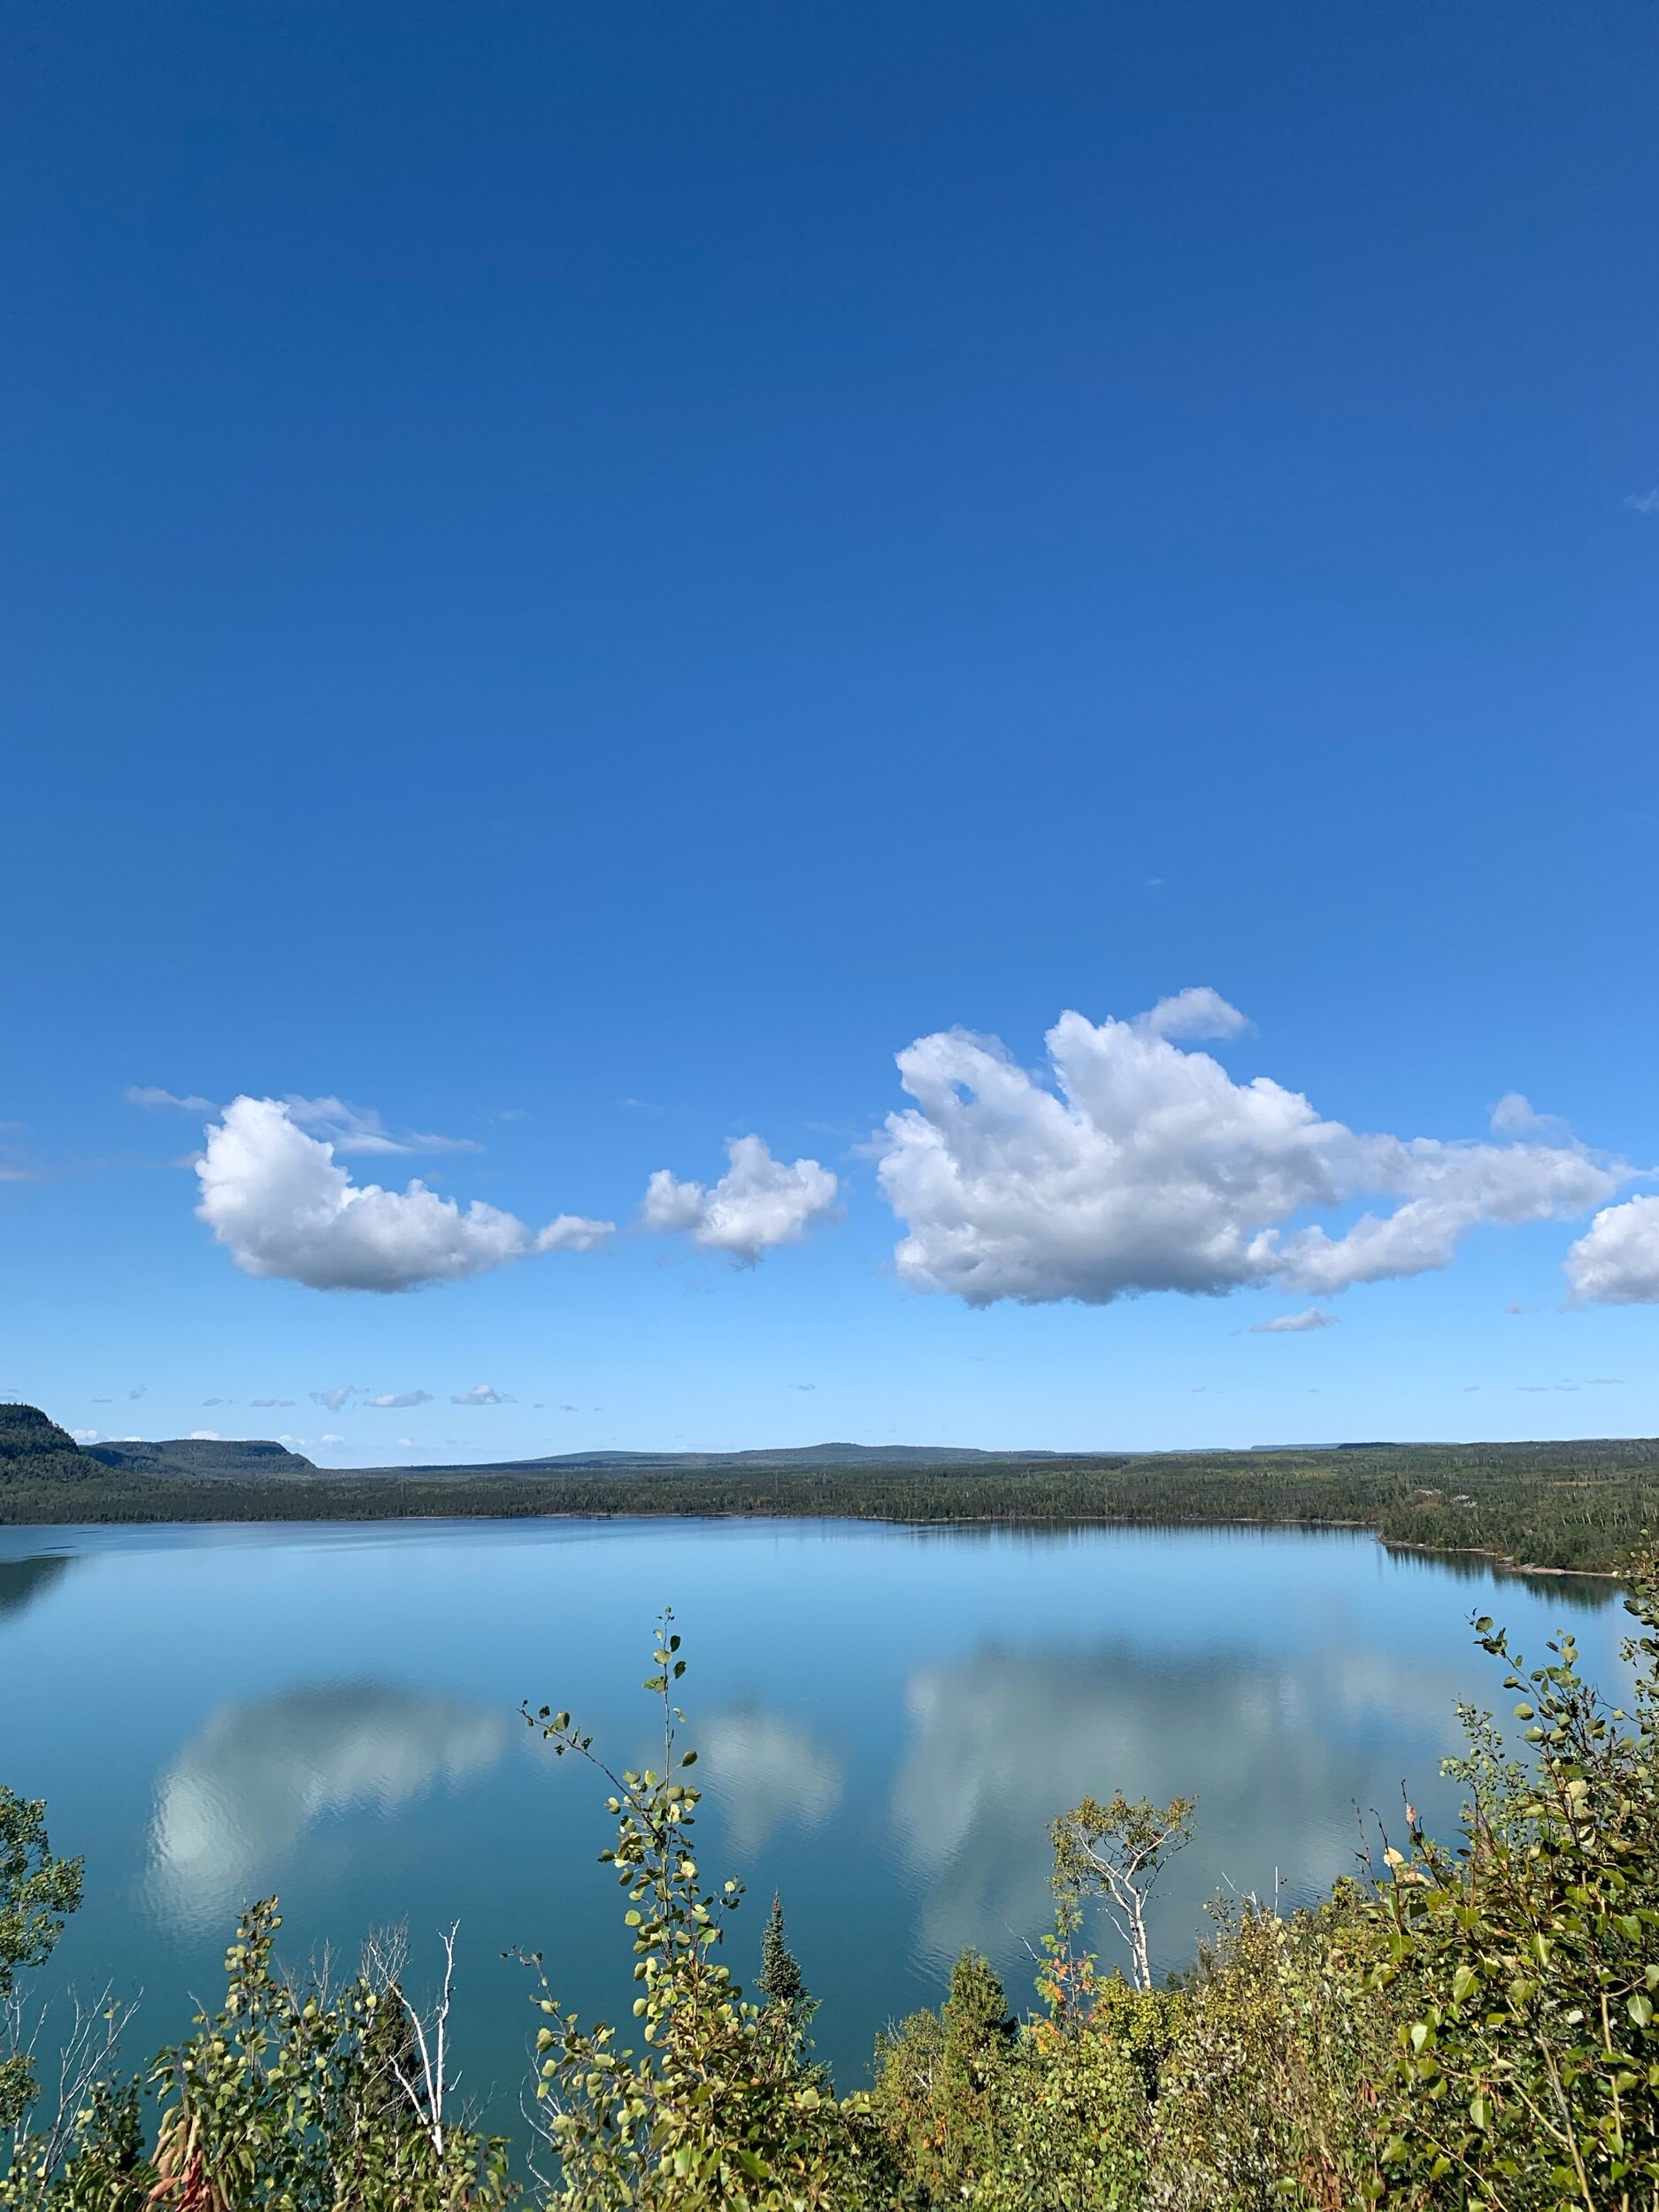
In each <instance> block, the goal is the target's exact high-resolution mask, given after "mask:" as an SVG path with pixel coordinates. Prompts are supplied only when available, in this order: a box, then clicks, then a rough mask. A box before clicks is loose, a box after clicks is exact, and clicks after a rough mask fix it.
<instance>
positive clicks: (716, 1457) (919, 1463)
mask: <svg viewBox="0 0 1659 2212" xmlns="http://www.w3.org/2000/svg"><path fill="white" fill-rule="evenodd" d="M1062 1457H1064V1454H1062V1453H1060V1452H987V1451H979V1450H976V1449H975V1448H973V1447H972V1446H971V1445H960V1444H956V1445H952V1444H783V1445H779V1446H777V1447H775V1448H771V1449H763V1450H756V1451H747V1452H556V1453H554V1454H552V1455H549V1457H548V1458H546V1459H518V1460H511V1461H506V1462H503V1466H502V1471H503V1473H508V1472H511V1473H520V1472H523V1471H526V1469H529V1468H532V1467H555V1468H560V1467H569V1468H572V1469H577V1468H580V1469H582V1470H584V1471H586V1470H594V1471H597V1470H599V1469H601V1468H604V1467H615V1468H617V1469H618V1470H619V1471H625V1472H626V1473H629V1474H633V1473H636V1472H641V1471H646V1470H652V1471H658V1470H664V1471H665V1470H668V1469H672V1468H675V1467H683V1468H685V1469H687V1471H689V1472H695V1473H703V1472H705V1471H709V1470H710V1469H718V1468H721V1467H734V1468H735V1467H798V1468H803V1469H804V1468H812V1467H961V1466H965V1465H968V1464H970V1463H972V1464H973V1465H975V1466H987V1465H996V1464H1002V1463H1007V1462H1009V1461H1010V1460H1018V1461H1019V1462H1020V1463H1022V1464H1023V1463H1025V1462H1028V1461H1031V1460H1037V1459H1059V1458H1062Z"/></svg>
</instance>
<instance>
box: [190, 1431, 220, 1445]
mask: <svg viewBox="0 0 1659 2212" xmlns="http://www.w3.org/2000/svg"><path fill="white" fill-rule="evenodd" d="M190 1441H191V1443H192V1444H217V1443H218V1442H219V1431H218V1430H217V1429H192V1430H191V1431H190Z"/></svg>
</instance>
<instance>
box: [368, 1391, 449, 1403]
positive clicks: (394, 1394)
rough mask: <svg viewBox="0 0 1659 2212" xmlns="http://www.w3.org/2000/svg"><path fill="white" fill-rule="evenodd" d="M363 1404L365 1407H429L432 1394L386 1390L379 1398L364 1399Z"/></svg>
mask: <svg viewBox="0 0 1659 2212" xmlns="http://www.w3.org/2000/svg"><path fill="white" fill-rule="evenodd" d="M363 1402H364V1404H365V1406H429V1405H430V1404H431V1403H432V1393H431V1391H429V1390H388V1391H383V1392H382V1393H381V1394H380V1396H379V1397H374V1398H365V1400H364V1401H363Z"/></svg>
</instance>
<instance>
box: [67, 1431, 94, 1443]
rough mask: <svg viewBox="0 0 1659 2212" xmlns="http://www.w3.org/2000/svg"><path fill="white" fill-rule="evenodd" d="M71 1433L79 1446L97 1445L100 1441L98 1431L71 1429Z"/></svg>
mask: <svg viewBox="0 0 1659 2212" xmlns="http://www.w3.org/2000/svg"><path fill="white" fill-rule="evenodd" d="M69 1433H70V1435H71V1436H73V1438H74V1440H75V1441H76V1443H77V1444H96V1442H97V1440H98V1432H97V1431H96V1429H71V1430H70V1432H69Z"/></svg>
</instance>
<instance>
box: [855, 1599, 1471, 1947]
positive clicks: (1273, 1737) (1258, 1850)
mask: <svg viewBox="0 0 1659 2212" xmlns="http://www.w3.org/2000/svg"><path fill="white" fill-rule="evenodd" d="M1467 1686H1468V1678H1467V1675H1466V1674H1462V1675H1459V1674H1455V1673H1454V1672H1453V1671H1452V1670H1451V1669H1450V1668H1449V1667H1448V1668H1438V1667H1435V1666H1433V1665H1424V1664H1418V1665H1417V1666H1415V1667H1413V1668H1410V1669H1405V1668H1402V1667H1401V1666H1400V1664H1399V1663H1398V1661H1397V1659H1396V1658H1395V1657H1394V1655H1389V1654H1386V1653H1383V1652H1379V1651H1376V1650H1370V1649H1366V1648H1363V1647H1345V1646H1343V1645H1341V1644H1340V1643H1337V1642H1334V1641H1333V1645H1332V1646H1331V1647H1330V1648H1329V1650H1328V1651H1327V1652H1325V1653H1324V1654H1323V1655H1321V1657H1320V1662H1319V1664H1318V1665H1317V1668H1314V1667H1310V1665H1309V1664H1308V1662H1307V1658H1306V1656H1305V1655H1300V1656H1299V1657H1298V1658H1297V1659H1296V1660H1294V1662H1293V1661H1290V1660H1285V1661H1282V1662H1280V1661H1275V1660H1272V1659H1271V1658H1269V1657H1267V1656H1265V1655H1263V1653H1262V1652H1261V1651H1260V1650H1259V1649H1258V1650H1250V1649H1244V1648H1234V1649H1231V1650H1217V1651H1210V1652H1202V1651H1199V1652H1193V1653H1182V1652H1181V1651H1179V1649H1167V1648H1166V1649H1160V1650H1158V1651H1156V1652H1153V1653H1148V1651H1146V1650H1144V1649H1138V1648H1137V1647H1135V1646H1134V1645H1133V1644H1131V1643H1129V1642H1126V1641H1125V1642H1115V1643H1111V1644H1101V1645H1094V1646H1088V1647H1069V1648H1065V1649H1060V1650H1055V1649H1048V1650H1041V1649H1038V1650H1033V1649H1029V1648H1026V1649H1019V1650H1016V1649H1009V1648H1005V1647H999V1646H995V1645H986V1646H982V1647H980V1648H979V1649H978V1650H977V1651H974V1652H972V1653H971V1654H970V1655H967V1656H966V1657H965V1658H964V1659H963V1660H962V1661H961V1662H960V1663H956V1664H952V1665H949V1666H945V1665H941V1666H926V1667H922V1668H919V1669H918V1670H917V1671H914V1672H913V1673H912V1674H911V1676H910V1680H909V1683H908V1685H907V1689H906V1705H907V1709H908V1713H909V1717H910V1746H909V1748H908V1751H907V1753H906V1755H905V1757H904V1759H903V1762H902V1764H901V1766H900V1768H899V1770H898V1771H897V1773H896V1774H895V1778H894V1783H893V1787H892V1792H891V1796H890V1801H889V1803H890V1812H891V1830H892V1835H893V1838H894V1840H895V1846H896V1848H897V1851H898V1854H899V1855H900V1858H901V1860H902V1863H904V1865H905V1867H906V1869H907V1871H908V1872H909V1873H910V1876H911V1878H912V1879H913V1881H914V1882H915V1884H916V1886H917V1889H918V1893H919V1906H918V1952H919V1955H920V1957H921V1959H922V1960H923V1961H924V1962H927V1963H929V1964H930V1965H932V1966H933V1967H935V1968H943V1967H945V1966H948V1964H949V1962H950V1961H951V1960H953V1959H954V1958H955V1957H956V1955H958V1954H959V1953H960V1952H961V1951H962V1950H964V1948H966V1947H968V1946H970V1945H972V1946H974V1947H978V1948H979V1949H982V1950H984V1951H986V1952H987V1953H988V1954H989V1955H991V1956H993V1957H999V1956H1006V1955H1008V1953H1009V1950H1010V1942H1011V1941H1012V1939H1014V1938H1016V1937H1017V1936H1023V1935H1025V1934H1026V1933H1027V1932H1031V1931H1033V1930H1036V1929H1039V1928H1041V1925H1042V1924H1043V1923H1044V1922H1045V1921H1046V1919H1047V1918H1048V1914H1049V1912H1050V1910H1051V1909H1052V1901H1051V1899H1050V1896H1049V1892H1048V1872H1049V1847H1048V1830H1049V1826H1050V1824H1051V1823H1052V1821H1053V1820H1054V1819H1055V1817H1056V1815H1057V1814H1059V1813H1060V1812H1062V1811H1064V1809H1065V1808H1066V1807H1067V1806H1068V1805H1071V1804H1074V1803H1075V1802H1076V1801H1077V1800H1078V1799H1079V1797H1081V1796H1082V1795H1083V1794H1084V1793H1086V1792H1092V1793H1094V1795H1096V1796H1098V1797H1110V1794H1111V1793H1112V1792H1113V1791H1114V1790H1115V1789H1118V1787H1120V1786H1121V1787H1122V1788H1123V1789H1124V1790H1125V1792H1126V1793H1127V1794H1129V1795H1130V1796H1132V1797H1134V1796H1147V1797H1151V1798H1155V1799H1156V1800H1157V1801H1159V1802H1166V1801H1168V1800H1169V1799H1171V1797H1174V1796H1177V1795H1179V1794H1193V1793H1196V1795H1197V1797H1198V1801H1199V1803H1198V1832H1197V1838H1196V1840H1195V1841H1194V1844H1193V1845H1192V1846H1191V1847H1190V1848H1189V1849H1188V1850H1187V1853H1186V1854H1185V1855H1183V1856H1181V1857H1180V1858H1178V1859H1177V1860H1176V1861H1175V1862H1174V1863H1173V1866H1172V1868H1171V1872H1170V1874H1169V1876H1168V1877H1167V1878H1166V1880H1165V1884H1164V1888H1163V1889H1162V1890H1161V1891H1160V1893H1159V1900H1158V1904H1157V1906H1156V1909H1155V1915H1154V1934H1155V1939H1158V1940H1159V1941H1161V1942H1162V1945H1163V1947H1164V1957H1163V1960H1162V1964H1163V1966H1164V1967H1169V1966H1174V1965H1178V1964H1182V1963H1185V1962H1186V1960H1187V1958H1189V1957H1190V1955H1191V1950H1192V1941H1193V1937H1194V1932H1196V1930H1197V1928H1198V1927H1199V1925H1200V1924H1201V1921H1202V1908H1203V1904H1204V1902H1205V1901H1206V1900H1207V1899H1208V1898H1209V1897H1210V1896H1212V1895H1213V1894H1214V1893H1215V1892H1216V1891H1217V1888H1219V1887H1222V1886H1224V1885H1226V1884H1232V1885H1233V1886H1236V1887H1238V1888H1239V1889H1240V1890H1244V1891H1251V1890H1254V1891H1257V1892H1260V1893H1268V1892H1270V1891H1271V1888H1272V1886H1273V1883H1274V1881H1275V1878H1277V1879H1278V1880H1279V1883H1280V1884H1281V1885H1282V1886H1283V1887H1284V1889H1285V1891H1286V1893H1287V1894H1288V1895H1289V1896H1290V1897H1291V1898H1292V1899H1293V1900H1294V1899H1295V1898H1298V1897H1302V1896H1307V1895H1310V1894H1311V1893H1317V1892H1318V1891H1321V1890H1323V1889H1325V1888H1326V1887H1327V1886H1329V1884H1330V1883H1331V1881H1332V1880H1333V1878H1335V1877H1336V1876H1338V1875H1339V1874H1340V1873H1342V1872H1344V1871H1345V1870H1348V1868H1349V1867H1350V1866H1351V1865H1352V1863H1353V1855H1354V1852H1355V1850H1356V1847H1357V1845H1358V1840H1359V1830H1358V1825H1357V1819H1356V1807H1358V1808H1361V1809H1366V1810H1370V1809H1373V1808H1375V1809H1379V1810H1381V1811H1383V1812H1384V1813H1385V1814H1386V1815H1388V1816H1394V1815H1396V1814H1397V1811H1398V1806H1399V1793H1400V1788H1401V1785H1402V1782H1403V1781H1405V1780H1407V1779H1408V1778H1409V1780H1410V1783H1411V1786H1412V1788H1413V1791H1414V1793H1418V1794H1419V1801H1422V1800H1424V1799H1427V1800H1429V1801H1433V1799H1434V1796H1435V1793H1436V1791H1437V1790H1439V1789H1440V1788H1441V1787H1442V1786H1441V1785H1440V1784H1439V1783H1438V1781H1437V1779H1436V1778H1437V1776H1438V1769H1439V1762H1440V1758H1441V1757H1442V1756H1443V1755H1445V1754H1446V1753H1447V1752H1448V1750H1450V1749H1452V1748H1453V1747H1454V1738H1455V1705H1456V1701H1457V1698H1458V1696H1459V1694H1460V1692H1465V1691H1466V1690H1467ZM1402 1741H1403V1743H1404V1745H1406V1746H1408V1747H1409V1762H1410V1763H1409V1773H1407V1772H1402V1771H1401V1768H1402Z"/></svg>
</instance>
